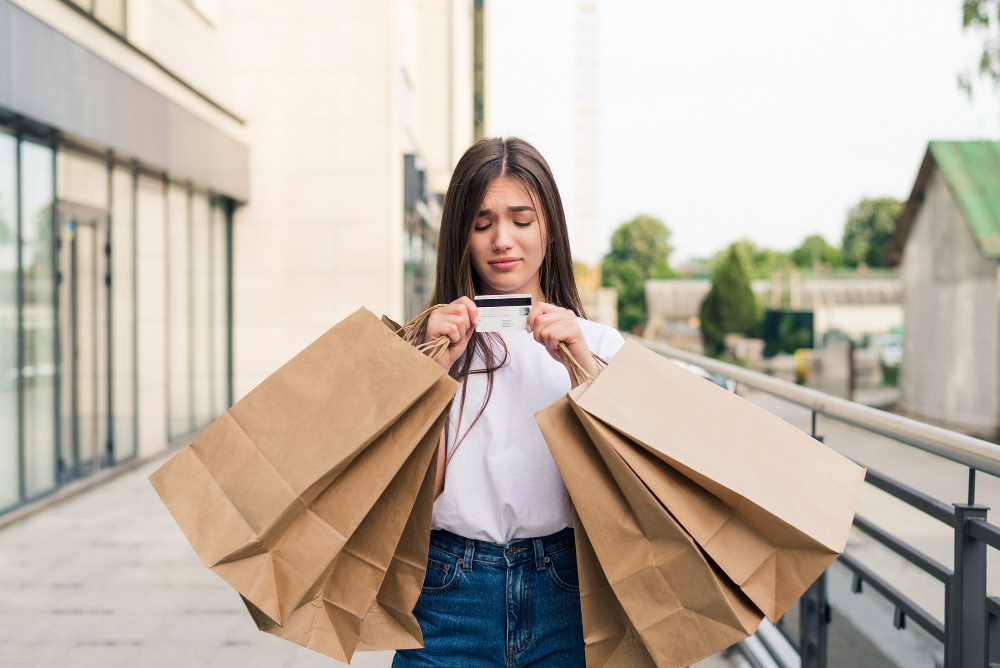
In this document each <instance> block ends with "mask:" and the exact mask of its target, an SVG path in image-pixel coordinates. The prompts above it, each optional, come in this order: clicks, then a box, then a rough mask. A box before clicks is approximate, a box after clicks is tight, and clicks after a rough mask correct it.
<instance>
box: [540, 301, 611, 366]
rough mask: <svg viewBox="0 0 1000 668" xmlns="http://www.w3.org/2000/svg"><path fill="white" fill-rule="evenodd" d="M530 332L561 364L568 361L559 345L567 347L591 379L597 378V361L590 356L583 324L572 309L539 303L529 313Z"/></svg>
mask: <svg viewBox="0 0 1000 668" xmlns="http://www.w3.org/2000/svg"><path fill="white" fill-rule="evenodd" d="M528 332H529V333H531V335H532V336H534V338H535V341H538V342H539V343H541V344H542V345H543V346H545V350H546V351H547V352H548V353H549V355H551V356H552V359H554V360H555V361H557V362H561V363H562V364H563V365H565V364H566V361H565V360H564V359H563V356H562V353H561V352H559V342H560V341H561V342H563V343H565V344H566V347H567V348H569V352H570V354H571V355H573V358H574V359H575V360H576V361H577V362H579V363H580V366H582V367H583V368H584V369H586V370H587V373H589V374H590V375H591V376H596V375H597V371H598V368H597V362H595V361H594V357H593V355H591V354H590V348H588V347H587V340H586V339H584V338H583V331H581V330H580V323H579V322H578V321H577V319H576V314H575V313H573V311H571V310H569V309H568V308H562V307H560V306H555V305H553V304H546V303H545V302H536V303H535V304H534V306H532V307H531V311H530V312H528Z"/></svg>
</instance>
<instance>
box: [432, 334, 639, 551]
mask: <svg viewBox="0 0 1000 668" xmlns="http://www.w3.org/2000/svg"><path fill="white" fill-rule="evenodd" d="M577 320H578V322H579V323H580V329H581V331H582V332H583V336H584V338H585V339H586V340H587V347H588V348H590V350H591V352H594V353H596V354H598V355H600V356H601V357H602V358H604V359H605V360H608V361H610V360H611V358H612V357H614V355H615V353H617V352H618V350H619V348H621V347H622V346H623V345H624V344H625V340H624V339H623V338H622V335H621V334H620V333H619V332H618V330H616V329H614V328H612V327H609V326H607V325H602V324H599V323H596V322H591V321H589V320H584V319H583V318H577ZM500 336H502V337H503V340H504V342H505V343H506V344H507V350H508V353H509V358H508V363H507V365H506V366H504V367H503V368H501V369H499V370H497V371H496V373H495V374H494V377H493V393H492V395H491V397H490V401H489V403H488V404H487V405H486V409H485V410H484V411H483V414H482V415H481V416H480V418H479V421H478V422H476V424H475V426H474V427H473V428H472V429H471V431H470V430H469V425H470V424H472V421H473V420H474V419H475V417H476V415H477V414H478V413H479V409H480V407H481V406H482V404H483V398H484V397H485V395H486V374H473V375H470V376H469V377H468V378H467V380H466V382H467V383H468V388H467V390H466V399H465V410H464V413H463V415H462V424H461V425H460V426H459V427H458V432H457V433H456V425H457V424H458V410H459V405H460V403H461V397H462V390H461V388H459V390H458V393H457V394H456V395H455V400H454V402H452V408H451V416H450V418H449V424H448V441H447V451H448V453H449V454H450V453H451V452H452V450H453V449H454V447H455V443H456V441H457V438H458V437H460V436H463V435H464V439H463V440H462V442H461V443H460V444H459V446H458V450H457V451H455V455H454V457H453V458H452V459H451V461H450V462H449V463H448V468H447V471H446V472H445V479H444V491H443V492H441V495H440V496H439V497H438V498H437V499H436V500H435V502H434V513H433V517H432V520H431V526H432V527H433V528H434V529H447V530H448V531H451V532H453V533H457V534H459V535H460V536H465V537H466V538H474V539H478V540H485V541H489V542H492V543H500V544H503V543H506V542H508V541H511V540H514V539H518V538H534V537H538V536H547V535H548V534H551V533H555V532H556V531H559V530H560V529H562V528H563V527H568V526H573V513H572V510H571V508H570V501H569V495H568V494H567V492H566V486H565V485H564V484H563V481H562V477H561V476H560V475H559V469H558V468H556V463H555V461H553V459H552V455H551V454H550V453H549V448H548V446H547V445H546V444H545V439H544V438H542V432H541V430H540V429H539V428H538V424H537V423H536V422H535V412H537V411H539V410H541V409H543V408H545V407H546V406H548V405H549V404H551V403H552V402H553V401H556V400H557V399H559V398H560V397H562V396H563V395H564V394H566V393H567V392H569V390H570V387H571V383H570V379H569V372H568V371H567V370H566V367H565V366H563V365H562V364H560V363H559V362H557V361H555V360H554V359H552V357H550V356H549V354H548V352H546V350H545V347H544V346H543V345H542V344H540V343H538V342H537V341H535V340H534V338H532V335H531V334H529V333H528V332H500ZM495 348H496V350H495V355H496V360H495V362H494V364H498V363H499V362H500V360H501V359H502V358H503V350H502V349H500V346H499V344H497V345H496V346H495ZM472 368H473V369H477V368H478V369H482V368H484V364H483V360H482V359H481V358H480V357H479V355H477V356H476V359H475V360H473V363H472ZM467 431H468V432H469V433H468V434H467V435H466V432H467Z"/></svg>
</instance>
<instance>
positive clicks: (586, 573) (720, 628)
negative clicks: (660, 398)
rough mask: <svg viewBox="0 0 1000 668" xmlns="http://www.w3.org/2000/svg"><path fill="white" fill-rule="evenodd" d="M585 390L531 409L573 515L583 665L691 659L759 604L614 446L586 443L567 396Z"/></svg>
mask: <svg viewBox="0 0 1000 668" xmlns="http://www.w3.org/2000/svg"><path fill="white" fill-rule="evenodd" d="M586 390H587V387H586V385H581V386H579V387H577V388H575V389H574V390H573V391H572V392H570V394H569V395H567V397H564V398H563V399H561V400H559V401H557V402H555V403H554V404H551V405H550V406H548V407H546V408H545V409H543V410H542V411H539V412H538V413H536V414H535V418H536V420H537V422H538V424H539V427H540V428H541V430H542V434H543V435H544V437H545V440H546V443H548V445H549V449H550V451H551V452H552V456H553V458H554V459H555V462H556V465H557V466H558V467H559V471H560V473H561V474H562V477H563V481H564V483H565V484H566V488H567V490H568V491H569V494H570V498H571V499H572V501H573V506H574V509H575V512H576V514H577V517H578V518H579V522H578V523H577V525H576V526H577V531H578V532H579V533H578V536H580V537H578V544H577V550H578V557H577V559H578V567H579V570H580V572H581V574H580V587H581V590H580V596H581V610H582V612H583V626H584V640H585V641H586V643H587V665H588V666H591V667H592V668H593V667H596V666H601V667H603V666H608V667H615V668H617V667H622V668H624V667H626V666H629V667H630V666H635V665H655V666H659V667H660V668H666V667H670V668H673V667H680V666H688V665H690V664H692V663H694V662H695V661H698V660H700V659H702V658H704V657H706V656H709V655H711V654H713V653H715V652H717V651H719V650H721V649H724V648H725V647H728V646H730V645H732V644H733V643H736V642H738V641H740V640H742V639H743V638H746V637H747V636H749V635H750V634H751V633H753V631H754V629H756V627H757V625H758V624H759V623H760V620H761V618H762V615H761V614H760V612H759V611H758V610H757V609H756V608H755V607H754V605H753V604H752V603H751V602H750V601H749V599H747V598H746V596H745V595H744V594H743V593H742V592H741V591H740V590H739V588H738V587H736V586H735V585H734V584H733V583H732V582H731V581H730V580H729V579H728V578H726V577H725V576H723V575H722V574H721V572H720V571H718V570H717V569H716V568H715V567H714V565H713V564H712V563H711V562H710V561H709V560H708V559H706V558H705V555H704V554H703V553H702V551H701V550H700V549H699V548H698V546H697V544H696V543H695V542H694V541H693V540H692V538H691V537H690V536H689V535H688V534H687V532H685V531H684V529H683V528H682V527H681V526H680V525H679V524H678V523H677V522H676V521H675V520H674V518H673V517H672V516H671V515H670V513H669V512H667V510H666V509H664V507H663V506H662V505H661V504H660V502H659V501H658V500H657V499H656V498H655V497H654V496H653V495H652V494H651V493H650V492H649V490H648V489H647V488H646V487H645V486H644V485H643V483H642V481H641V480H640V479H639V478H638V477H637V476H636V475H635V474H634V472H632V471H631V470H630V469H629V468H628V466H627V465H626V464H625V463H624V462H623V461H622V460H621V458H620V457H618V455H617V454H616V453H615V452H614V451H613V450H611V449H610V448H599V447H586V444H587V443H588V442H591V443H592V439H591V438H590V437H589V436H588V434H587V433H586V431H585V428H584V425H583V424H581V422H580V421H579V419H578V418H577V417H576V415H575V412H574V411H573V407H572V404H571V402H572V401H573V398H574V397H576V396H578V395H579V394H581V393H582V392H585V391H586ZM619 611H621V612H619Z"/></svg>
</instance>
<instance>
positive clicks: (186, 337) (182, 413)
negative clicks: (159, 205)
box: [167, 184, 194, 440]
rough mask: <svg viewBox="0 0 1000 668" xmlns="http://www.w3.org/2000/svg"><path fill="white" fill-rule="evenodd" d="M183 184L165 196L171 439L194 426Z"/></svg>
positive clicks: (187, 235)
mask: <svg viewBox="0 0 1000 668" xmlns="http://www.w3.org/2000/svg"><path fill="white" fill-rule="evenodd" d="M190 211H191V209H190V206H189V195H188V190H187V188H186V187H183V186H179V185H176V184H170V191H169V194H168V196H167V301H168V304H167V369H168V375H167V388H168V390H167V407H168V408H167V411H168V420H167V430H168V432H167V433H168V438H170V439H171V440H172V439H174V438H177V437H178V436H181V435H183V434H186V433H187V432H189V431H191V430H192V429H194V422H193V419H192V418H193V406H192V403H191V402H192V392H191V384H192V383H191V377H192V371H193V370H192V367H191V225H190V218H189V214H190Z"/></svg>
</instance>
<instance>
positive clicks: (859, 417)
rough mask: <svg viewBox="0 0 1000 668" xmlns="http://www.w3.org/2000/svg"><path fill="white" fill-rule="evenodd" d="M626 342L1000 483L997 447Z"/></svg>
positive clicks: (677, 352) (655, 346)
mask: <svg viewBox="0 0 1000 668" xmlns="http://www.w3.org/2000/svg"><path fill="white" fill-rule="evenodd" d="M626 336H628V337H630V338H632V339H634V340H635V341H636V342H637V343H640V344H642V345H643V346H645V347H647V348H649V349H650V350H652V351H654V352H656V353H659V354H660V355H663V356H665V357H672V358H676V359H679V360H682V361H684V362H688V363H691V364H697V365H698V366H700V367H702V368H704V369H706V370H708V371H711V372H712V373H716V374H719V375H720V376H725V377H727V378H732V379H733V380H735V381H736V382H738V383H743V384H744V385H747V386H749V387H753V388H756V389H758V390H763V391H765V392H767V393H769V394H773V395H774V396H776V397H780V398H781V399H785V400H787V401H791V402H792V403H795V404H798V405H800V406H804V407H806V408H809V409H811V410H814V411H816V412H817V413H821V414H823V415H826V416H828V417H831V418H834V419H837V420H840V421H841V422H846V423H848V424H852V425H854V426H857V427H862V428H864V429H867V430H868V431H872V432H875V433H877V434H881V435H882V436H887V437H889V438H891V439H894V440H897V441H900V442H901V443H906V444H907V445H912V446H913V447H915V448H919V449H921V450H924V451H925V452H929V453H931V454H934V455H938V456H939V457H944V458H945V459H950V460H951V461H954V462H957V463H959V464H964V465H965V466H968V467H970V468H974V469H976V470H978V471H985V472H986V473H989V474H991V475H995V476H997V477H1000V445H997V444H996V443H990V442H989V441H984V440H981V439H978V438H975V437H973V436H966V435H965V434H959V433H956V432H953V431H949V430H947V429H943V428H941V427H935V426H934V425H930V424H927V423H924V422H920V421H919V420H914V419H911V418H907V417H903V416H901V415H896V414H894V413H887V412H885V411H881V410H878V409H877V408H871V407H870V406H863V405H860V404H857V403H854V402H853V401H847V400H846V399H841V398H839V397H833V396H830V395H829V394H824V393H823V392H820V391H818V390H813V389H811V388H807V387H802V386H801V385H796V384H795V383H790V382H788V381H786V380H781V379H779V378H774V377H773V376H768V375H766V374H763V373H760V372H758V371H750V370H749V369H744V368H743V367H740V366H736V365H735V364H728V363H726V362H720V361H719V360H715V359H711V358H708V357H704V356H703V355H699V354H697V353H692V352H690V351H688V350H682V349H681V348H675V347H674V346H671V345H669V344H666V343H663V342H662V341H652V340H649V339H644V338H642V337H638V336H632V335H631V334H626Z"/></svg>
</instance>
